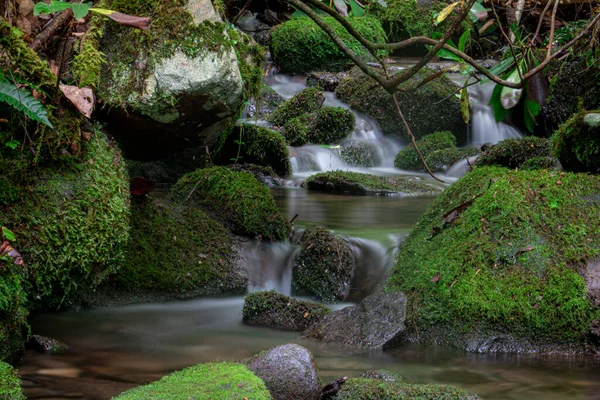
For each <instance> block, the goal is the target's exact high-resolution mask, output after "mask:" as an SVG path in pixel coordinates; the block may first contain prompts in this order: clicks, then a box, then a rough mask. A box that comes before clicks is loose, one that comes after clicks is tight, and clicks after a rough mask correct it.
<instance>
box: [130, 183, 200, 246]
mask: <svg viewBox="0 0 600 400" xmlns="http://www.w3.org/2000/svg"><path fill="white" fill-rule="evenodd" d="M155 186H156V185H155V183H154V182H152V181H150V180H148V179H146V178H144V177H141V176H135V177H133V178H131V179H130V180H129V192H130V193H131V194H134V195H136V196H142V195H144V194H146V193H150V192H151V191H152V190H153V189H154V187H155ZM175 240H177V239H175ZM201 255H202V256H204V257H202V258H205V257H206V256H205V255H204V254H201Z"/></svg>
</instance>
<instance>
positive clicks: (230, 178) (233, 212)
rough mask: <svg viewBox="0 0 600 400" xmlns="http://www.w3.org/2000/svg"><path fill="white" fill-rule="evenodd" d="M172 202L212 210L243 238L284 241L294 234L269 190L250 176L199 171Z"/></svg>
mask: <svg viewBox="0 0 600 400" xmlns="http://www.w3.org/2000/svg"><path fill="white" fill-rule="evenodd" d="M171 198H172V199H173V200H175V201H176V202H179V203H182V204H187V203H188V201H189V202H191V204H197V205H199V206H201V207H202V208H205V209H207V210H210V211H211V212H213V213H214V215H216V216H217V217H219V218H221V219H222V220H224V221H225V223H226V224H227V225H228V226H230V227H231V229H232V230H233V231H234V232H235V233H239V234H242V235H249V236H253V237H254V236H255V237H261V238H263V239H267V240H285V239H286V238H287V237H288V235H289V233H290V231H291V225H290V223H289V222H288V221H287V220H286V219H285V218H284V216H283V215H282V214H281V213H280V212H279V210H278V209H277V206H276V205H275V200H273V196H272V195H271V193H269V189H267V188H266V187H265V186H264V185H263V184H261V183H260V182H258V181H257V180H256V178H255V177H254V176H252V175H251V174H249V173H247V172H238V171H231V170H229V169H227V168H223V167H212V168H206V169H199V170H197V171H194V172H191V173H189V174H186V175H184V176H183V177H182V178H181V179H180V180H179V181H178V182H177V183H176V184H175V186H173V188H172V189H171Z"/></svg>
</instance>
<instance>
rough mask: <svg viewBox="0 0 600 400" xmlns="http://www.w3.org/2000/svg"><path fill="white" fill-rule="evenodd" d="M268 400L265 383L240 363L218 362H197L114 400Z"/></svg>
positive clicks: (268, 394) (269, 396) (268, 395)
mask: <svg viewBox="0 0 600 400" xmlns="http://www.w3.org/2000/svg"><path fill="white" fill-rule="evenodd" d="M244 398H247V399H252V400H270V399H271V394H270V393H269V391H268V390H267V388H266V386H265V383H264V382H263V381H262V380H261V379H260V378H258V377H257V376H256V375H254V373H253V372H252V371H250V370H249V369H248V368H246V367H245V366H244V365H241V364H236V363H230V362H221V363H206V364H198V365H195V366H193V367H189V368H186V369H183V370H181V371H178V372H174V373H172V374H170V375H167V376H165V377H164V378H162V379H161V380H159V381H156V382H152V383H149V384H147V385H144V386H140V387H137V388H133V389H131V390H128V391H126V392H125V393H122V394H121V395H119V396H118V397H115V400H142V399H169V400H189V399H197V400H242V399H244Z"/></svg>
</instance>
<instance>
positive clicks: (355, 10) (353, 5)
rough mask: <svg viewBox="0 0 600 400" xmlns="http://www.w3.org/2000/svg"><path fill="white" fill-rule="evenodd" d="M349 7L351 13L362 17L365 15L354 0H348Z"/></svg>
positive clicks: (363, 10)
mask: <svg viewBox="0 0 600 400" xmlns="http://www.w3.org/2000/svg"><path fill="white" fill-rule="evenodd" d="M349 3H350V9H351V10H352V15H354V16H355V17H362V16H363V15H365V9H364V8H363V7H362V6H361V5H360V4H358V3H357V2H356V0H349Z"/></svg>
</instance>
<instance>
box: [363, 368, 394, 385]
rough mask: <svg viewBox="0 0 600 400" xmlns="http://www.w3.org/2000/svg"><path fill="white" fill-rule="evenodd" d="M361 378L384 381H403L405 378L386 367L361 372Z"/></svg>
mask: <svg viewBox="0 0 600 400" xmlns="http://www.w3.org/2000/svg"><path fill="white" fill-rule="evenodd" d="M360 378H367V379H379V380H381V381H384V382H402V381H403V380H404V378H402V376H400V374H398V373H396V372H391V371H386V370H385V369H378V370H374V371H366V372H363V373H362V374H360Z"/></svg>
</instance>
